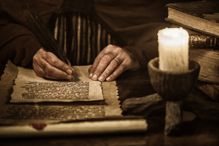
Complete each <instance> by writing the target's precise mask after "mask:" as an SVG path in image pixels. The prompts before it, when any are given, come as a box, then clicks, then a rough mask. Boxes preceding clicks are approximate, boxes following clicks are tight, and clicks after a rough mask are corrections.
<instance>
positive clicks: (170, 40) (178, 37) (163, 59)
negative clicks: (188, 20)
mask: <svg viewBox="0 0 219 146" xmlns="http://www.w3.org/2000/svg"><path fill="white" fill-rule="evenodd" d="M158 50H159V68H160V69H161V70H163V71H170V72H184V71H187V70H188V62H189V34H188V32H187V31H186V30H184V29H182V28H165V29H162V30H160V31H159V32H158Z"/></svg>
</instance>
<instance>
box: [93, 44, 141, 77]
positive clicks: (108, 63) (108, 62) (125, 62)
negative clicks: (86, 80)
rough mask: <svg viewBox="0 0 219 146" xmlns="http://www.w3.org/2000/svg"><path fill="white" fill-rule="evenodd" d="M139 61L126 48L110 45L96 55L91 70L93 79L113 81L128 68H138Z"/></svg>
mask: <svg viewBox="0 0 219 146" xmlns="http://www.w3.org/2000/svg"><path fill="white" fill-rule="evenodd" d="M138 67H139V63H138V62H137V61H136V60H135V59H134V58H133V57H132V56H131V54H130V53H129V52H127V51H126V50H124V49H122V48H120V47H118V46H115V45H108V46H107V47H106V48H104V49H103V50H102V51H101V52H100V53H99V54H98V56H97V57H96V59H95V61H94V63H93V65H92V66H91V68H90V70H89V73H90V75H89V77H90V78H91V79H92V80H99V81H112V80H115V79H116V78H117V77H118V76H119V75H120V74H121V73H123V72H124V71H126V70H131V69H137V68H138Z"/></svg>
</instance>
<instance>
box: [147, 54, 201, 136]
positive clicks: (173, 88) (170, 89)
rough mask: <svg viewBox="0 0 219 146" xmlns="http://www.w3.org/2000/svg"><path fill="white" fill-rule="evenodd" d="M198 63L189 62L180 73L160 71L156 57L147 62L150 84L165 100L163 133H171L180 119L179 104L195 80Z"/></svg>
mask: <svg viewBox="0 0 219 146" xmlns="http://www.w3.org/2000/svg"><path fill="white" fill-rule="evenodd" d="M199 71H200V65H199V64H198V63H197V62H195V61H190V62H189V70H188V71H186V72H182V73H177V72H176V73H174V72H168V71H162V70H160V69H159V60H158V58H154V59H152V60H151V61H150V62H149V63H148V72H149V77H150V81H151V84H152V86H153V88H154V89H155V91H156V92H157V93H158V94H159V95H160V96H161V97H162V99H163V100H165V101H166V115H165V134H166V135H171V134H172V133H175V131H176V130H177V129H178V128H177V127H178V126H179V125H180V124H181V121H182V114H181V113H182V112H181V104H182V101H183V99H184V98H185V97H186V96H187V95H188V94H189V92H190V91H191V89H192V87H193V85H194V83H195V82H196V81H197V78H198V75H199Z"/></svg>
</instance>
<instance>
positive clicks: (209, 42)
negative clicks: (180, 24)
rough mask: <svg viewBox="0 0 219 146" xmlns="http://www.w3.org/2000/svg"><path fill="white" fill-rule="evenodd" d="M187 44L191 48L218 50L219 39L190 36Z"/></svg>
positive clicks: (197, 35) (198, 35)
mask: <svg viewBox="0 0 219 146" xmlns="http://www.w3.org/2000/svg"><path fill="white" fill-rule="evenodd" d="M189 44H190V47H192V48H213V49H219V38H218V37H214V36H207V35H202V34H191V35H190V38H189Z"/></svg>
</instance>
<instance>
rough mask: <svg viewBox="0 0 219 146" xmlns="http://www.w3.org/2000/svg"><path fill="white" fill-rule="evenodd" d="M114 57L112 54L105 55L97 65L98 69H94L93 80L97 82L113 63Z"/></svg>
mask: <svg viewBox="0 0 219 146" xmlns="http://www.w3.org/2000/svg"><path fill="white" fill-rule="evenodd" d="M113 58H114V55H112V54H109V53H108V54H105V55H104V56H103V57H102V58H101V59H100V61H99V63H98V64H97V65H96V67H92V69H93V70H94V72H93V73H92V74H93V76H92V79H93V80H97V79H98V77H99V76H100V75H101V74H102V73H103V72H104V70H105V69H106V68H107V66H108V65H109V64H110V63H111V61H112V60H113Z"/></svg>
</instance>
